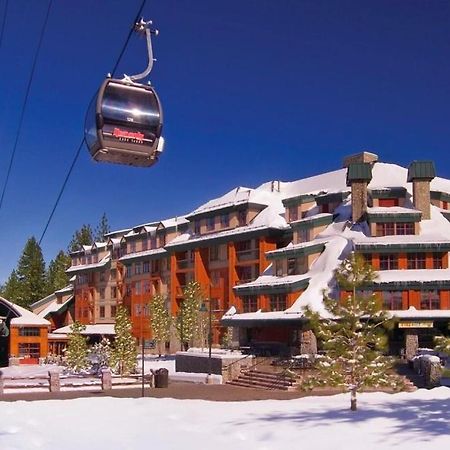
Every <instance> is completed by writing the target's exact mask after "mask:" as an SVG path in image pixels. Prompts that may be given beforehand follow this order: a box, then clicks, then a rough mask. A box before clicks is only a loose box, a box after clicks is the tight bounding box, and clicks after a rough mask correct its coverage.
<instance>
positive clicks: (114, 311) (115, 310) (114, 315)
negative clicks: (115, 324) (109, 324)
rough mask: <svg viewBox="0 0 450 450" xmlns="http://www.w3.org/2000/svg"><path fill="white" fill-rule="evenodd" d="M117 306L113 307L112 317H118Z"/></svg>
mask: <svg viewBox="0 0 450 450" xmlns="http://www.w3.org/2000/svg"><path fill="white" fill-rule="evenodd" d="M116 312H117V306H116V305H111V317H116Z"/></svg>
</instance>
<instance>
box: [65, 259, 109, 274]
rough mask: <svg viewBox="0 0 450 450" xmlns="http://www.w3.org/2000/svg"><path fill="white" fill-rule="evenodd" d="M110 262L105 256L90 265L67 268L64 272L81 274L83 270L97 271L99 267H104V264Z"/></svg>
mask: <svg viewBox="0 0 450 450" xmlns="http://www.w3.org/2000/svg"><path fill="white" fill-rule="evenodd" d="M110 260H111V257H110V255H109V254H108V255H106V256H104V257H103V258H102V259H101V260H100V261H99V262H97V263H92V264H80V265H77V266H71V267H69V268H68V269H67V270H66V272H67V273H74V272H81V271H83V270H90V269H97V268H99V267H104V266H106V264H108V263H109V261H110Z"/></svg>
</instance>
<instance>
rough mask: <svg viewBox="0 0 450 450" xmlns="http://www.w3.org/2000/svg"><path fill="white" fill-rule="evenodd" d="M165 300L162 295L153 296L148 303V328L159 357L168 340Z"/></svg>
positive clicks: (168, 331) (167, 311)
mask: <svg viewBox="0 0 450 450" xmlns="http://www.w3.org/2000/svg"><path fill="white" fill-rule="evenodd" d="M166 305H167V299H166V298H165V297H163V296H162V295H155V296H154V297H153V298H152V300H151V302H150V305H149V306H150V326H151V329H152V334H153V339H155V341H156V342H157V345H158V353H159V356H161V354H162V346H163V344H164V343H165V342H166V341H168V340H169V339H170V324H171V317H170V314H169V310H168V309H167V307H166Z"/></svg>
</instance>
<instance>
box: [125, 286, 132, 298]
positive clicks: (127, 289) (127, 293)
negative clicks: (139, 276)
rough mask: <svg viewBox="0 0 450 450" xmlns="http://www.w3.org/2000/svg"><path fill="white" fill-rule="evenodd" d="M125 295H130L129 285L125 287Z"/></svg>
mask: <svg viewBox="0 0 450 450" xmlns="http://www.w3.org/2000/svg"><path fill="white" fill-rule="evenodd" d="M125 295H131V284H127V285H126V286H125Z"/></svg>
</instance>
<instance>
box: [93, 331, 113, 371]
mask: <svg viewBox="0 0 450 450" xmlns="http://www.w3.org/2000/svg"><path fill="white" fill-rule="evenodd" d="M89 354H90V355H91V358H92V362H93V363H94V364H97V365H98V370H101V369H106V368H108V367H109V365H110V360H111V341H110V340H109V339H107V338H105V337H104V338H103V339H102V340H101V341H100V342H97V343H96V344H94V345H93V346H92V347H91V348H90V349H89Z"/></svg>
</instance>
